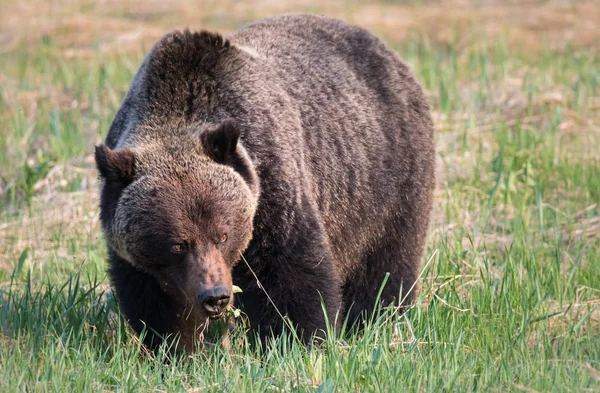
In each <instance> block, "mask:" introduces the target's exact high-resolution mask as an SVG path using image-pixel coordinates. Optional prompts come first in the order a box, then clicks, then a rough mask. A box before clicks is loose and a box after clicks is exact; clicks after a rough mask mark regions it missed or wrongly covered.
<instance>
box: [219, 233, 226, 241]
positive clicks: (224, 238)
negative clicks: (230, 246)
mask: <svg viewBox="0 0 600 393" xmlns="http://www.w3.org/2000/svg"><path fill="white" fill-rule="evenodd" d="M226 241H227V234H226V233H224V234H222V235H221V239H219V242H220V243H225V242H226Z"/></svg>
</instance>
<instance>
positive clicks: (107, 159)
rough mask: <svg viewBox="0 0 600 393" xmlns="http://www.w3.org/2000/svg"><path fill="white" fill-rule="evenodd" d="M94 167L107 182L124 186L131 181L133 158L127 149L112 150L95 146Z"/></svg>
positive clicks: (133, 169)
mask: <svg viewBox="0 0 600 393" xmlns="http://www.w3.org/2000/svg"><path fill="white" fill-rule="evenodd" d="M95 158H96V167H97V168H98V172H100V175H101V176H102V177H103V178H104V179H106V180H107V181H108V182H112V183H119V184H122V185H124V186H126V185H128V184H129V183H131V182H132V181H133V177H134V175H135V156H134V154H133V152H132V151H131V150H130V149H128V148H123V149H116V150H112V149H111V148H109V147H108V146H106V145H100V146H96V154H95Z"/></svg>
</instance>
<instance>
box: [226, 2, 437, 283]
mask: <svg viewBox="0 0 600 393" xmlns="http://www.w3.org/2000/svg"><path fill="white" fill-rule="evenodd" d="M228 38H229V39H230V40H231V42H232V44H233V45H234V46H236V47H238V48H239V49H241V50H243V51H245V52H246V53H247V54H248V55H249V56H251V57H254V58H256V59H257V61H259V62H262V63H264V64H267V65H268V66H269V67H268V68H269V70H268V72H267V74H271V75H270V77H271V78H272V79H271V80H270V81H269V82H270V83H272V86H273V85H277V86H278V88H281V89H284V90H285V92H286V94H287V95H288V97H289V100H290V106H291V107H293V108H294V110H293V111H292V112H289V113H293V114H294V115H297V116H298V117H299V119H298V120H299V123H300V127H299V128H298V127H296V128H293V127H287V126H286V127H279V128H277V127H276V128H275V129H274V130H272V129H268V130H261V129H257V130H255V131H256V132H259V133H260V132H266V133H275V134H276V135H275V139H276V140H278V142H279V144H282V145H285V144H286V143H288V144H289V146H288V148H287V149H286V151H288V152H289V151H292V152H294V154H295V156H296V157H297V158H296V159H297V160H298V163H297V165H296V166H297V167H300V168H301V170H300V172H301V174H300V179H299V181H301V182H303V183H304V184H303V186H305V187H306V188H307V189H308V191H307V193H308V194H309V195H310V196H311V197H312V198H314V202H315V204H316V205H317V207H318V209H319V210H320V212H321V214H322V218H323V222H324V225H325V227H326V232H327V236H328V238H329V240H330V243H331V245H332V249H333V252H334V254H335V255H336V260H337V262H338V263H339V265H340V266H342V267H343V270H347V271H352V270H353V269H354V267H355V266H354V265H355V264H357V263H360V261H359V259H360V255H363V254H364V253H365V250H367V249H369V248H370V247H372V246H373V242H376V241H377V238H378V236H380V235H381V227H382V224H383V223H386V222H389V221H392V220H393V219H394V216H397V215H398V214H401V212H402V211H406V210H411V209H412V208H413V205H414V204H416V203H422V204H423V206H425V207H426V206H428V205H429V204H430V200H431V188H432V184H433V168H434V165H433V162H434V157H433V152H434V150H433V126H432V122H431V118H430V115H429V106H428V105H427V102H426V99H425V96H424V94H423V92H422V90H421V88H420V86H419V85H418V83H417V82H416V81H415V79H414V78H413V76H412V75H411V73H410V71H409V69H408V67H407V66H406V65H405V64H404V63H402V62H401V61H400V60H399V59H398V57H397V56H396V55H395V54H394V53H393V52H392V51H391V50H389V49H388V48H386V46H385V45H384V44H383V43H382V42H381V41H380V40H379V39H377V38H376V37H375V36H374V35H372V34H371V33H369V32H368V31H366V30H364V29H362V28H360V27H356V26H351V25H348V24H346V23H344V22H342V21H339V20H336V19H330V18H326V17H320V16H315V15H307V14H295V15H285V16H281V17H275V18H269V19H265V20H262V21H259V22H257V23H255V24H252V25H249V26H247V27H246V28H244V29H242V30H240V31H239V32H236V33H234V34H233V35H231V36H230V37H228ZM267 128H268V127H267ZM426 210H427V209H426ZM383 225H385V224H383Z"/></svg>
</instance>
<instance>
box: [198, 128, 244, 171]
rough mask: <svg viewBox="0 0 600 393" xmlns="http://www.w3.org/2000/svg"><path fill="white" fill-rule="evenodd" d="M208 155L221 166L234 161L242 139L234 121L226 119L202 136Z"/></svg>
mask: <svg viewBox="0 0 600 393" xmlns="http://www.w3.org/2000/svg"><path fill="white" fill-rule="evenodd" d="M200 138H201V140H202V146H203V147H204V150H205V151H206V153H207V154H208V155H209V156H210V157H211V158H212V159H213V160H215V161H217V162H219V163H221V164H228V163H230V162H231V161H232V158H233V156H234V154H235V149H236V147H237V143H238V139H239V138H240V129H239V128H238V126H237V123H236V122H235V120H234V119H226V120H224V121H223V122H222V123H221V124H219V125H218V126H217V127H216V128H209V129H207V130H205V131H204V132H203V133H202V135H200Z"/></svg>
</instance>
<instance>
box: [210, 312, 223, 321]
mask: <svg viewBox="0 0 600 393" xmlns="http://www.w3.org/2000/svg"><path fill="white" fill-rule="evenodd" d="M223 314H225V311H221V312H220V313H218V314H214V315H209V316H208V318H210V319H212V320H217V319H221V318H222V317H223Z"/></svg>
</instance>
